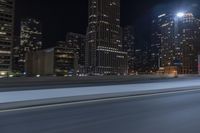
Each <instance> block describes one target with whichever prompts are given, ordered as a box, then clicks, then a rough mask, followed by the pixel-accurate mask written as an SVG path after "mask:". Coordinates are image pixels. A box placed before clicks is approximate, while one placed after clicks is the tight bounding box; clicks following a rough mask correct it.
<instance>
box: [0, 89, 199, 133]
mask: <svg viewBox="0 0 200 133" xmlns="http://www.w3.org/2000/svg"><path fill="white" fill-rule="evenodd" d="M191 89H192V88H191ZM199 124H200V91H193V92H177V93H171V94H157V95H146V96H138V97H129V98H120V99H112V100H102V101H93V102H92V101H91V102H82V103H74V104H62V105H52V106H43V107H32V108H26V109H19V110H7V111H0V133H199V131H200V126H199Z"/></svg>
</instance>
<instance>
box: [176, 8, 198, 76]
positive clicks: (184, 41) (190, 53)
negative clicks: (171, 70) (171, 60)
mask: <svg viewBox="0 0 200 133" xmlns="http://www.w3.org/2000/svg"><path fill="white" fill-rule="evenodd" d="M175 23H176V24H177V27H176V32H177V33H176V34H177V35H176V39H177V42H176V43H177V45H178V46H179V47H180V48H181V52H177V54H180V55H181V60H182V61H181V63H182V64H181V67H180V73H183V74H197V73H198V55H199V53H200V20H199V19H198V18H196V17H195V16H194V15H193V14H192V13H191V12H186V13H184V14H182V15H181V14H179V16H177V19H176V21H175Z"/></svg>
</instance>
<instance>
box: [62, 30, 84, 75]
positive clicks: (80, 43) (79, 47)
mask: <svg viewBox="0 0 200 133" xmlns="http://www.w3.org/2000/svg"><path fill="white" fill-rule="evenodd" d="M66 43H67V46H68V47H71V48H73V49H74V51H75V53H76V55H77V58H78V71H79V73H80V74H83V73H86V71H85V52H86V50H85V47H86V37H85V35H82V34H78V33H72V32H70V33H67V36H66Z"/></svg>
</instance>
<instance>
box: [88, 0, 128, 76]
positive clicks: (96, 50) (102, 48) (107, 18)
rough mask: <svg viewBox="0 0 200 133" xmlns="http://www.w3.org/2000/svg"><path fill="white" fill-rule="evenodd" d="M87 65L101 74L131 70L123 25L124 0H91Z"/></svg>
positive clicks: (93, 71) (91, 70) (122, 72)
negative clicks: (123, 34) (128, 63)
mask: <svg viewBox="0 0 200 133" xmlns="http://www.w3.org/2000/svg"><path fill="white" fill-rule="evenodd" d="M88 11H89V18H88V22H89V24H88V31H87V46H86V65H87V67H88V68H89V71H90V72H92V73H95V74H100V75H110V74H124V73H127V53H126V52H123V46H122V35H121V27H120V0H89V10H88Z"/></svg>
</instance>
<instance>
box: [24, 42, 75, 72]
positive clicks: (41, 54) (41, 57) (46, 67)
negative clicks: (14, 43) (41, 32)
mask: <svg viewBox="0 0 200 133" xmlns="http://www.w3.org/2000/svg"><path fill="white" fill-rule="evenodd" d="M25 64H26V72H27V74H28V75H32V76H35V75H42V76H48V75H56V76H75V75H76V73H77V69H78V60H77V56H76V52H75V50H74V49H73V48H69V47H68V46H67V43H66V42H63V41H59V42H57V44H56V46H55V47H54V48H50V49H45V50H40V51H34V52H33V51H32V52H28V53H27V54H26V63H25Z"/></svg>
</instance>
